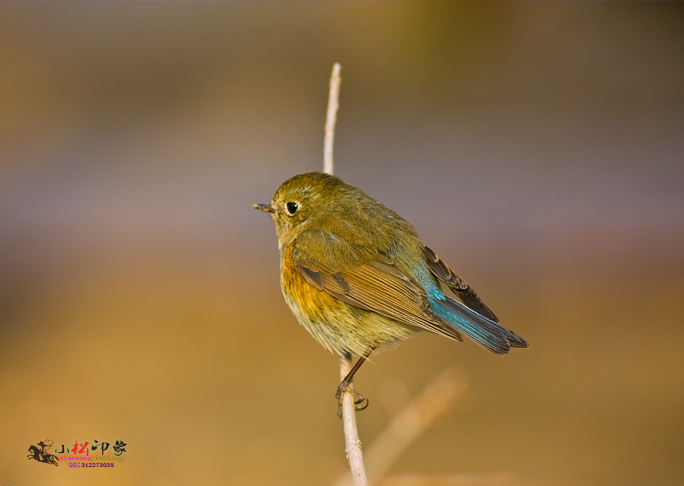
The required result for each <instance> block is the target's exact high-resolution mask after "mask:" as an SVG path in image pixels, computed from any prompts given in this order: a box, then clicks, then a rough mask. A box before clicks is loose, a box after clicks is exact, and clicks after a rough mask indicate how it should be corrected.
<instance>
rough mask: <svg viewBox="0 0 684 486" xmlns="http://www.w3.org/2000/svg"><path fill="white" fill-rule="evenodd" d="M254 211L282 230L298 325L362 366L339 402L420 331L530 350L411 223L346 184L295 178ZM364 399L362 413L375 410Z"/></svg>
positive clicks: (504, 349) (286, 279)
mask: <svg viewBox="0 0 684 486" xmlns="http://www.w3.org/2000/svg"><path fill="white" fill-rule="evenodd" d="M253 207H254V208H255V209H259V210H261V211H265V212H268V213H270V214H271V216H272V217H273V221H274V222H275V227H276V233H277V235H278V248H279V250H280V271H281V273H280V286H281V289H282V291H283V295H284V296H285V301H286V302H287V304H288V306H289V307H290V309H291V310H292V312H293V313H294V315H295V317H296V318H297V320H298V321H299V322H300V324H302V325H303V326H304V327H305V328H306V330H307V331H309V332H310V333H311V335H312V336H313V337H314V338H315V339H316V340H317V341H318V342H319V343H321V344H322V345H323V346H324V347H325V348H327V349H328V350H330V351H332V352H335V353H339V354H340V355H341V356H349V355H350V354H354V355H357V356H359V360H358V361H357V362H356V364H355V365H354V367H352V369H351V371H350V372H349V374H347V376H346V377H345V378H344V379H343V380H342V382H340V384H339V386H338V389H337V395H336V396H337V398H338V400H339V399H340V396H341V394H342V392H343V391H346V390H350V388H349V384H350V383H351V381H352V379H353V377H354V374H355V373H356V371H358V369H359V367H360V366H361V365H362V364H363V363H364V361H365V360H366V359H367V358H368V357H369V356H370V354H371V353H372V352H373V351H375V350H377V349H378V348H382V347H386V346H388V345H391V344H393V343H396V342H398V341H402V340H404V339H407V338H409V337H410V336H412V335H413V334H415V333H416V332H419V331H430V332H433V333H435V334H439V335H441V336H445V337H447V338H450V339H453V340H455V341H462V340H463V338H462V336H465V337H467V338H469V339H471V340H472V341H475V342H476V343H477V344H479V345H480V346H482V347H484V348H485V349H487V350H489V351H491V352H492V353H494V354H497V355H504V354H506V353H508V351H509V350H510V348H512V347H513V348H526V347H528V344H527V341H525V340H524V339H523V338H522V337H520V336H519V335H517V334H516V333H514V332H513V331H511V330H509V329H507V328H505V327H503V326H501V325H500V324H498V321H499V319H498V318H497V317H496V315H494V313H493V312H492V311H491V310H490V309H489V307H487V306H486V305H485V304H484V302H482V300H480V298H479V297H478V295H477V294H476V293H475V291H474V290H473V289H472V288H471V287H470V286H469V285H468V284H467V283H466V282H465V281H464V280H463V279H462V278H461V277H459V276H458V275H457V274H456V273H455V272H454V271H453V270H452V269H451V268H450V267H449V266H448V265H447V264H446V263H444V262H443V261H442V260H440V259H439V257H438V256H437V254H436V253H435V252H433V251H432V250H431V249H430V248H428V247H426V246H425V245H423V243H422V242H421V241H420V238H419V237H418V234H417V233H416V230H415V229H414V228H413V226H412V225H411V224H410V223H409V222H407V221H406V220H405V219H403V218H402V217H401V216H399V215H398V214H397V213H395V212H394V211H392V210H391V209H389V208H387V207H386V206H384V205H383V204H381V203H380V202H378V201H376V200H375V199H373V198H372V197H370V196H367V195H366V194H365V193H363V192H362V191H361V190H359V189H357V188H356V187H354V186H352V185H350V184H347V183H346V182H344V181H343V180H342V179H340V178H339V177H335V176H333V175H329V174H324V173H321V172H309V173H305V174H299V175H296V176H294V177H292V178H290V179H288V180H287V181H285V182H284V183H283V184H282V185H281V186H280V187H279V188H278V190H277V191H276V193H275V194H274V196H273V200H272V201H271V204H254V205H253ZM440 284H444V285H446V286H447V287H448V288H449V290H451V291H452V292H453V293H454V294H455V295H456V297H457V298H456V299H454V298H451V297H449V296H447V295H445V294H444V292H442V289H441V287H440ZM355 396H356V397H357V400H356V402H357V405H358V404H359V403H362V402H364V401H366V400H365V398H364V397H362V396H361V395H359V394H358V393H355ZM367 405H368V403H367V401H366V403H365V406H367ZM365 406H364V407H363V408H365ZM359 409H361V408H359Z"/></svg>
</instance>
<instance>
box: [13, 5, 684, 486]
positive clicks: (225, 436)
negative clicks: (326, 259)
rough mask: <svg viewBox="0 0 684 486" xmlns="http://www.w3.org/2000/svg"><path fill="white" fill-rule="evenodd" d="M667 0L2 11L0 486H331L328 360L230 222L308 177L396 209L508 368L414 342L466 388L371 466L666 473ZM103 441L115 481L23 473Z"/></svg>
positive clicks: (679, 205) (672, 128)
mask: <svg viewBox="0 0 684 486" xmlns="http://www.w3.org/2000/svg"><path fill="white" fill-rule="evenodd" d="M683 20H684V6H683V5H682V4H681V3H668V4H656V3H612V2H609V3H591V2H587V3H546V4H544V3H457V4H453V3H412V2H402V3H391V2H390V3H387V2H382V3H359V2H343V3H327V2H315V3H307V2H301V3H280V2H275V3H250V2H243V3H190V2H169V3H166V2H150V3H138V2H120V3H119V2H97V3H87V2H73V3H72V2H59V3H20V2H18V3H3V4H1V5H0V93H1V95H0V96H1V98H0V99H1V101H0V273H1V275H2V278H1V279H0V326H1V327H0V332H1V333H2V334H1V341H0V387H1V388H0V390H2V405H0V431H1V433H0V484H13V485H16V486H25V485H29V484H50V485H63V484H64V485H66V484H69V485H80V484H83V485H85V484H93V483H94V482H95V481H97V483H98V484H102V485H115V484H116V485H118V484H147V485H160V486H161V485H186V484H207V485H214V484H248V485H257V486H258V485H278V486H281V485H282V486H290V485H320V484H332V483H333V482H334V481H335V480H336V479H337V478H338V477H339V476H340V474H342V473H343V472H344V471H345V470H346V460H345V455H344V442H343V436H342V425H341V421H340V420H339V419H338V418H337V416H336V410H337V405H336V401H335V399H334V392H335V387H336V385H337V382H338V378H339V377H338V373H339V363H338V359H337V358H336V357H335V356H333V355H331V354H329V353H327V352H326V351H325V350H324V349H323V348H322V347H320V346H319V345H318V344H317V343H316V342H315V341H314V340H313V339H312V338H311V337H310V336H309V335H308V334H307V333H306V332H305V331H304V329H303V328H301V327H300V326H299V325H298V324H297V323H296V321H295V319H294V317H293V316H292V315H291V313H290V311H289V310H288V309H287V307H286V305H285V303H284V301H283V298H282V295H281V293H280V289H279V283H278V277H279V270H278V254H277V247H276V238H275V233H274V230H273V224H272V222H271V221H270V218H268V217H267V216H265V215H263V214H261V213H257V212H255V211H254V210H253V209H251V207H250V205H251V204H252V203H259V202H268V201H269V200H270V198H271V195H272V194H273V192H274V191H275V189H276V188H277V187H278V185H279V184H280V183H281V182H282V181H284V180H285V179H286V178H288V177H290V176H292V175H294V174H296V173H299V172H306V171H311V170H320V169H321V167H322V152H323V150H322V148H323V124H324V119H325V107H326V103H327V92H328V79H329V75H330V71H331V69H332V65H333V63H334V62H336V61H339V62H340V63H341V64H342V90H341V99H340V103H341V107H340V112H339V116H338V125H337V133H336V146H335V160H336V174H337V175H339V176H341V177H342V178H344V179H345V180H347V181H348V182H350V183H352V184H354V185H356V186H358V187H360V188H361V189H363V190H364V191H365V192H367V193H368V194H370V195H371V196H373V197H375V198H377V199H379V200H380V201H382V202H384V203H385V204H386V205H388V206H389V207H391V208H392V209H394V210H395V211H397V212H398V213H399V214H401V215H402V216H404V217H405V218H406V219H408V220H409V221H411V222H412V223H413V224H414V225H415V226H416V228H417V229H418V231H419V233H420V234H421V236H422V238H423V241H424V242H425V243H426V244H428V245H429V246H430V247H432V248H433V249H434V250H435V251H437V252H438V253H439V254H440V256H441V257H442V258H443V259H444V260H445V261H447V262H448V263H449V264H450V265H451V266H452V267H454V269H456V270H457V271H458V272H459V273H460V274H461V275H462V276H463V277H464V278H465V279H466V280H467V281H468V282H469V283H470V284H471V285H472V286H473V287H474V288H475V289H476V290H477V292H478V293H479V294H480V296H482V297H483V299H484V300H485V302H486V303H487V304H488V305H489V306H490V307H491V308H492V309H493V310H494V311H495V312H496V313H497V314H498V315H499V317H500V318H501V320H502V323H503V324H505V325H506V326H508V327H510V328H511V329H514V330H515V331H516V332H518V333H520V334H521V335H522V336H524V337H525V338H526V339H527V340H528V341H529V342H530V343H531V348H530V349H529V350H522V351H517V352H513V353H511V355H509V356H507V357H505V358H503V359H499V358H496V357H495V356H493V355H491V354H489V353H487V352H486V351H484V350H482V349H480V348H479V347H477V346H475V345H473V344H472V343H470V342H466V343H463V344H457V343H453V342H450V341H448V340H445V339H442V338H439V337H436V336H430V335H427V334H424V335H420V336H418V337H416V338H415V339H413V340H411V341H409V342H407V343H405V344H403V345H402V346H400V347H399V348H398V349H397V350H396V351H393V352H388V353H385V354H380V355H378V356H376V357H375V358H374V359H373V364H367V365H365V366H364V367H363V368H362V370H361V372H360V373H359V375H358V376H357V379H356V387H357V389H358V390H360V391H361V392H362V393H364V394H365V395H366V396H368V397H369V398H370V400H371V405H370V408H369V409H368V410H367V411H364V412H362V413H360V414H359V415H358V420H359V429H360V435H361V440H362V441H363V442H364V444H370V443H372V442H373V439H374V438H375V437H376V436H377V435H378V433H379V432H380V431H381V430H382V429H383V427H384V426H385V424H386V423H387V422H388V420H389V419H390V416H391V414H392V409H393V404H392V401H393V397H396V396H397V394H398V393H399V394H405V395H409V396H415V395H417V394H418V393H419V392H420V391H421V390H422V389H423V387H424V385H425V383H426V382H428V381H429V380H430V379H431V378H432V377H433V376H435V375H436V374H438V373H440V372H441V371H442V370H444V369H445V368H447V367H449V366H456V367H459V368H460V369H461V370H462V373H464V374H467V375H468V377H469V378H468V380H469V389H468V391H467V393H466V396H464V397H463V398H462V399H461V400H459V402H458V403H457V405H456V407H455V408H454V410H452V411H451V412H450V413H449V414H448V415H447V416H446V417H443V418H442V419H441V420H440V421H439V422H438V423H437V424H436V425H435V426H433V427H432V428H431V430H430V431H429V432H428V433H427V434H425V435H424V436H422V437H421V438H420V440H419V441H418V442H417V443H416V444H414V445H413V446H412V447H411V448H410V449H409V450H408V451H406V452H405V454H404V455H403V456H402V457H401V459H400V460H399V462H398V463H396V464H395V465H394V466H393V467H392V469H391V472H392V474H396V475H401V474H405V473H427V474H440V475H444V474H456V473H476V474H477V473H483V474H484V473H497V472H502V471H504V472H508V473H510V474H511V475H512V477H514V478H517V479H516V481H518V483H519V484H525V485H528V484H529V485H558V486H565V485H590V486H591V485H604V484H621V485H627V486H630V485H675V484H682V481H684V461H683V460H682V457H684V353H683V352H682V351H681V343H682V341H683V340H684V325H683V324H684V322H683V320H684V250H683V247H684V216H683V213H684V62H682V61H683V60H684V28H683V27H684V22H683ZM46 439H51V440H53V441H55V446H58V445H59V444H60V443H65V444H66V445H67V446H69V445H70V444H72V443H73V442H74V441H75V440H79V441H81V442H83V441H92V440H93V439H97V440H100V441H102V440H106V441H109V442H113V441H114V439H120V440H124V441H125V442H126V443H128V453H127V461H126V463H125V464H120V465H117V466H116V467H114V468H112V469H107V470H103V469H99V470H92V469H88V470H82V469H71V468H69V467H68V466H67V464H64V463H62V464H60V465H59V467H56V468H55V467H53V466H50V465H48V464H40V463H37V462H36V461H32V460H27V454H28V447H29V446H30V445H34V444H37V443H38V442H39V441H44V440H46Z"/></svg>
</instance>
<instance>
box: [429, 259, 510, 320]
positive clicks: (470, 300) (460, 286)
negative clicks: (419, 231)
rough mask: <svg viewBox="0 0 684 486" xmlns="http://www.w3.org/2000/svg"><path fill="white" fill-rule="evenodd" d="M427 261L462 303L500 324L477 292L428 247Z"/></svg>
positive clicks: (434, 272)
mask: <svg viewBox="0 0 684 486" xmlns="http://www.w3.org/2000/svg"><path fill="white" fill-rule="evenodd" d="M425 261H426V262H427V265H428V268H429V269H430V271H431V272H432V274H433V275H434V276H435V277H437V278H438V279H439V280H441V281H442V282H444V283H445V284H446V285H447V287H449V289H451V291H452V292H453V293H454V294H456V295H457V296H458V298H459V299H461V301H462V302H463V303H464V304H465V305H467V306H468V307H470V308H471V309H472V310H474V311H475V312H477V313H478V314H480V315H481V316H484V317H486V318H487V319H489V320H491V321H494V322H499V318H498V317H496V315H494V313H493V312H492V310H491V309H490V308H489V307H487V306H486V305H485V303H484V302H482V300H481V299H480V297H479V296H478V295H477V294H476V293H475V291H474V290H473V289H472V288H471V287H470V286H469V285H468V284H467V283H466V282H465V280H463V279H462V278H461V277H459V276H458V274H457V273H456V272H454V271H453V270H452V269H451V268H450V267H449V265H447V264H446V263H444V262H443V261H442V260H440V259H439V257H438V256H437V254H436V253H435V252H434V251H432V250H431V249H430V248H428V247H427V246H426V247H425Z"/></svg>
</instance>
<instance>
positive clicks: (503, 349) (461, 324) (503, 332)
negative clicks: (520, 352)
mask: <svg viewBox="0 0 684 486" xmlns="http://www.w3.org/2000/svg"><path fill="white" fill-rule="evenodd" d="M430 309H431V310H432V312H434V313H435V314H437V316H438V317H439V318H441V319H442V320H444V321H445V322H447V323H448V324H450V325H452V326H454V327H455V328H456V329H458V331H459V332H462V333H463V334H465V335H466V336H467V337H468V338H470V339H472V340H473V341H475V342H476V343H477V344H479V345H480V346H482V347H484V348H485V349H488V350H489V351H491V352H492V353H494V354H498V355H503V354H506V353H508V351H510V349H511V348H526V347H528V346H529V344H527V341H525V340H524V339H523V338H522V337H520V336H518V335H517V334H516V333H514V332H513V331H511V330H510V329H507V328H505V327H503V326H502V325H500V324H497V323H496V322H493V321H490V320H489V319H487V318H486V317H483V316H481V315H480V314H478V313H477V312H475V311H474V310H472V309H470V308H468V307H466V306H465V305H463V304H461V303H460V302H459V301H457V300H455V299H452V298H451V297H447V296H445V300H441V299H440V300H431V302H430Z"/></svg>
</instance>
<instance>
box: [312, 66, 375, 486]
mask: <svg viewBox="0 0 684 486" xmlns="http://www.w3.org/2000/svg"><path fill="white" fill-rule="evenodd" d="M340 82H341V79H340V63H337V62H336V63H335V65H334V66H333V70H332V75H331V76H330V95H329V98H328V113H327V116H326V120H325V144H324V149H323V172H325V173H326V174H330V175H332V174H333V140H334V138H335V123H336V122H337V108H338V107H339V106H340V104H339V98H340ZM359 366H360V365H359ZM351 369H352V357H351V354H348V353H347V354H345V355H344V356H342V357H341V358H340V380H344V379H345V378H346V376H347V374H348V373H349V372H350V371H351ZM352 376H353V375H352ZM352 386H353V385H352V384H351V383H350V384H349V387H348V389H351V388H352ZM340 401H341V402H342V423H343V425H344V443H345V448H344V451H345V452H346V453H347V460H348V461H349V468H350V469H351V475H352V481H353V483H354V486H367V485H368V480H367V479H366V468H365V466H364V464H363V452H361V441H360V440H359V431H358V429H357V428H356V408H355V407H356V404H355V403H354V395H352V393H350V392H349V391H348V390H345V391H343V392H342V396H341V397H340Z"/></svg>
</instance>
